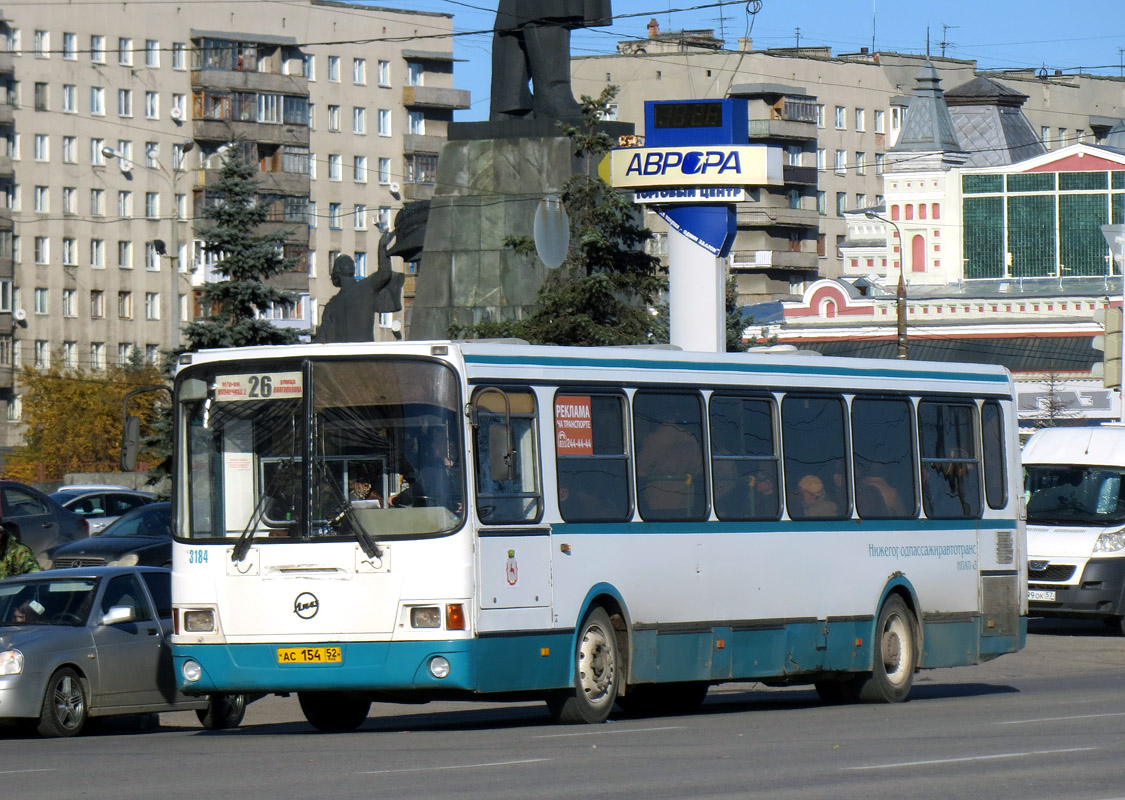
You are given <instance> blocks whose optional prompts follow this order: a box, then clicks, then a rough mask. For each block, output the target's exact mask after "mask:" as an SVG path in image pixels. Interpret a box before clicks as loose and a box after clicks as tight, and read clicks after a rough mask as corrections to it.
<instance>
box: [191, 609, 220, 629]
mask: <svg viewBox="0 0 1125 800" xmlns="http://www.w3.org/2000/svg"><path fill="white" fill-rule="evenodd" d="M214 630H215V612H214V610H213V609H210V608H202V609H196V610H194V611H185V612H184V633H211V632H212V631H214Z"/></svg>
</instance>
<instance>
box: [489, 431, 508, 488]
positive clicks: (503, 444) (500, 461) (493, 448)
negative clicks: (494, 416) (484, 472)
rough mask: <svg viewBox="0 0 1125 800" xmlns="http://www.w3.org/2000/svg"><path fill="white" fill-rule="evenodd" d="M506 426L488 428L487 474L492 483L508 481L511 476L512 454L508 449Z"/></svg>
mask: <svg viewBox="0 0 1125 800" xmlns="http://www.w3.org/2000/svg"><path fill="white" fill-rule="evenodd" d="M508 441H509V436H508V425H507V424H506V423H505V424H503V425H501V424H499V423H497V424H495V425H490V426H489V428H488V473H489V477H491V478H492V480H494V481H510V480H512V478H513V477H514V476H513V474H512V473H513V471H514V470H513V469H512V452H511V451H510V450H509V449H508Z"/></svg>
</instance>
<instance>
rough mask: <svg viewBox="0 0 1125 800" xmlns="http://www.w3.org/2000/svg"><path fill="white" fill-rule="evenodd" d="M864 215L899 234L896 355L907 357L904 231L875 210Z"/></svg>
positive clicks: (892, 251) (897, 356)
mask: <svg viewBox="0 0 1125 800" xmlns="http://www.w3.org/2000/svg"><path fill="white" fill-rule="evenodd" d="M863 216H865V217H867V218H868V219H877V220H880V221H881V222H885V223H887V224H888V225H890V226H891V227H892V228H894V229H895V233H896V234H898V249H899V253H898V255H899V259H898V294H897V296H896V299H895V310H896V312H897V331H896V334H897V335H896V340H897V344H898V347H897V352H896V354H895V357H896V358H906V357H907V355H906V277H905V276H906V257H905V255H904V251H903V247H904V243H903V240H902V231H901V230H899V227H898V225H896V224H895V223H893V222H891V221H890V220H889V219H887V218H886V217H883V216H880V215H879V214H876V213H875V212H874V211H864V212H863ZM891 261H892V262H893V261H894V248H893V247H892V248H891Z"/></svg>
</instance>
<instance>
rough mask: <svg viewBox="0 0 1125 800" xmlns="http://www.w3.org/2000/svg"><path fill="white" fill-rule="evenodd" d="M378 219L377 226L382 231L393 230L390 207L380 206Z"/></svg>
mask: <svg viewBox="0 0 1125 800" xmlns="http://www.w3.org/2000/svg"><path fill="white" fill-rule="evenodd" d="M376 218H377V219H378V220H379V221H378V222H377V223H376V224H377V225H378V226H379V229H380V230H384V231H389V230H390V229H391V209H390V208H389V207H387V206H379V211H378V212H376Z"/></svg>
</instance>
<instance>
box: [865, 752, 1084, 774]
mask: <svg viewBox="0 0 1125 800" xmlns="http://www.w3.org/2000/svg"><path fill="white" fill-rule="evenodd" d="M1098 749H1100V748H1097V747H1068V748H1066V749H1065V750H1028V751H1027V752H1024V753H997V754H996V755H991V756H965V757H963V758H937V759H934V760H932V761H899V762H898V763H895V764H870V765H867V766H863V767H844V769H845V770H861V769H897V768H898V767H925V766H929V765H932V764H959V763H963V762H966V761H993V760H996V759H1000V758H1026V757H1027V756H1049V755H1055V754H1057V753H1080V752H1083V751H1085V750H1098Z"/></svg>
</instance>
